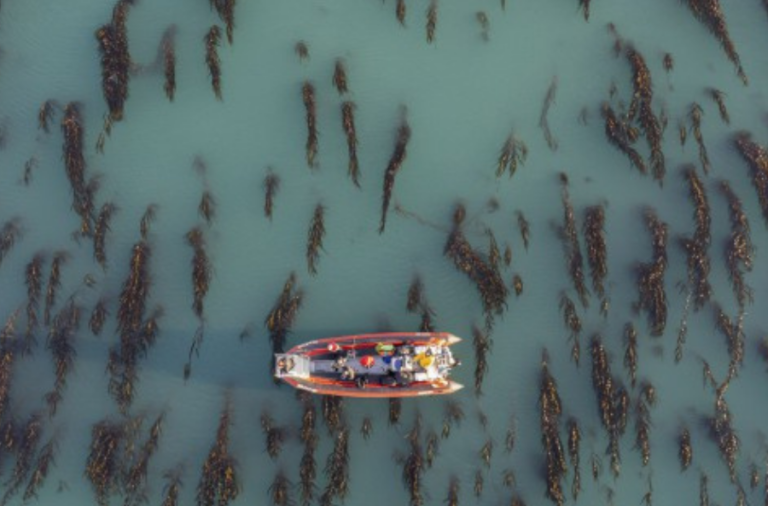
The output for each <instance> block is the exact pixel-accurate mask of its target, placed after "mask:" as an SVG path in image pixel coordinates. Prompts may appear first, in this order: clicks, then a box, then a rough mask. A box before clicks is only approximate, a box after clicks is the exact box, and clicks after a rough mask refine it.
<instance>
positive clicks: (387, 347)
mask: <svg viewBox="0 0 768 506" xmlns="http://www.w3.org/2000/svg"><path fill="white" fill-rule="evenodd" d="M376 353H377V354H378V355H379V356H382V357H384V356H392V355H394V354H395V346H394V345H392V344H388V343H378V344H377V345H376Z"/></svg>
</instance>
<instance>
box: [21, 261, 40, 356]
mask: <svg viewBox="0 0 768 506" xmlns="http://www.w3.org/2000/svg"><path fill="white" fill-rule="evenodd" d="M44 261H45V257H44V256H43V254H42V253H36V254H35V256H34V257H32V260H30V261H29V263H28V264H27V266H26V267H25V268H24V283H25V284H26V285H27V308H26V314H27V330H26V331H25V332H24V348H23V350H24V352H25V353H27V352H31V351H32V348H33V347H34V345H35V343H36V342H37V339H35V332H36V330H37V327H38V326H39V324H38V318H37V310H38V307H39V305H40V295H41V294H42V291H43V262H44Z"/></svg>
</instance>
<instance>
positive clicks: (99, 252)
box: [93, 202, 117, 270]
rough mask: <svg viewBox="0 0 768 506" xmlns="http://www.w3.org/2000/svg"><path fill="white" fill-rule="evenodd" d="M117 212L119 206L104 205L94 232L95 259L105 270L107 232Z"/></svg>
mask: <svg viewBox="0 0 768 506" xmlns="http://www.w3.org/2000/svg"><path fill="white" fill-rule="evenodd" d="M116 211H117V206H116V205H115V204H113V203H112V202H106V203H105V204H103V205H102V206H101V210H100V211H99V216H98V217H97V218H96V226H95V229H94V232H93V258H94V259H95V260H96V262H97V263H98V264H99V265H101V268H102V269H104V270H106V268H107V250H106V240H107V232H109V231H110V228H109V225H110V222H111V221H112V216H113V215H114V214H115V212H116Z"/></svg>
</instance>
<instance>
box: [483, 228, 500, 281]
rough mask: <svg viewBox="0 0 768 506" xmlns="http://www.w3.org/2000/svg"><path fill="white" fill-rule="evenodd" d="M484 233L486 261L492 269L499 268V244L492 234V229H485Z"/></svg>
mask: <svg viewBox="0 0 768 506" xmlns="http://www.w3.org/2000/svg"><path fill="white" fill-rule="evenodd" d="M485 233H486V234H488V263H489V264H490V266H491V269H493V270H496V271H497V270H499V260H500V259H501V254H500V253H499V244H498V243H497V242H496V236H495V235H494V234H493V230H491V229H490V228H486V229H485Z"/></svg>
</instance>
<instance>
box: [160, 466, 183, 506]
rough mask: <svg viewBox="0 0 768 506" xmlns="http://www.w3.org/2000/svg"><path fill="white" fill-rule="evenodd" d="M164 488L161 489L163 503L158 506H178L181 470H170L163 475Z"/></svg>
mask: <svg viewBox="0 0 768 506" xmlns="http://www.w3.org/2000/svg"><path fill="white" fill-rule="evenodd" d="M163 480H165V486H164V487H163V502H162V503H160V506H179V495H180V494H181V487H182V485H183V483H182V482H181V470H180V469H178V468H177V469H171V470H169V471H166V472H165V473H163Z"/></svg>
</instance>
